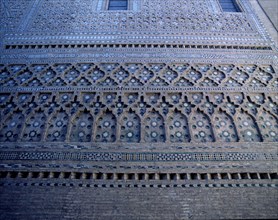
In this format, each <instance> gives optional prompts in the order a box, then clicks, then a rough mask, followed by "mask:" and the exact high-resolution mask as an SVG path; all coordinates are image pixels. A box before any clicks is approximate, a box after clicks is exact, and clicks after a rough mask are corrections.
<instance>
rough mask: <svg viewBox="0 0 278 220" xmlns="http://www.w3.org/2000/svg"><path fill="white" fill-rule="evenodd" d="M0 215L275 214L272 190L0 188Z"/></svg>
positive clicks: (235, 216)
mask: <svg viewBox="0 0 278 220" xmlns="http://www.w3.org/2000/svg"><path fill="white" fill-rule="evenodd" d="M0 189H1V195H0V199H1V206H0V213H1V214H0V218H1V219H28V220H29V219H36V220H37V219H42V220H44V219H157V220H160V219H165V220H166V219H221V218H226V219H258V218H273V219H275V218H277V217H278V215H277V208H278V207H277V193H278V191H277V189H270V188H237V189H228V188H225V189H224V188H215V189H204V188H198V189H197V188H192V189H184V188H159V189H158V188H132V189H131V188H121V189H119V188H83V187H43V186H16V187H14V186H6V187H1V188H0Z"/></svg>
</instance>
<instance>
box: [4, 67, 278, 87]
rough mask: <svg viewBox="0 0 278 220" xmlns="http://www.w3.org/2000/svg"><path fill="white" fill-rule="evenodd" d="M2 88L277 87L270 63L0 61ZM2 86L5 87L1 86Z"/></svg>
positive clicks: (277, 81) (275, 76) (275, 74)
mask: <svg viewBox="0 0 278 220" xmlns="http://www.w3.org/2000/svg"><path fill="white" fill-rule="evenodd" d="M0 86H1V88H2V90H3V89H4V88H5V87H7V88H14V87H25V88H26V87H32V88H34V87H58V88H61V87H63V86H71V88H75V87H93V86H96V87H98V88H101V87H126V88H139V89H140V88H143V87H146V86H148V87H165V86H167V87H168V88H172V87H176V88H180V89H183V88H186V87H190V86H195V87H212V88H216V87H226V88H235V87H237V88H239V87H245V88H253V89H256V88H270V89H275V88H277V87H278V77H277V73H275V70H274V68H273V66H271V65H252V64H250V65H249V64H243V65H233V64H224V65H221V64H220V65H212V64H189V63H169V64H165V63H148V64H141V63H126V64H120V63H99V64H93V63H79V64H70V63H60V64H53V65H48V64H34V65H23V64H16V65H0ZM4 90H5V89H4Z"/></svg>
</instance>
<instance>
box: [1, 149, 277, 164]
mask: <svg viewBox="0 0 278 220" xmlns="http://www.w3.org/2000/svg"><path fill="white" fill-rule="evenodd" d="M0 159H1V160H26V161H28V160H33V161H35V160H45V161H47V160H50V161H51V160H55V161H68V160H70V161H118V162H120V161H121V162H138V161H142V162H177V161H184V162H186V161H187V162H194V161H195V162H201V161H207V162H213V161H242V160H244V161H266V160H267V161H277V159H278V154H277V153H261V152H260V153H254V152H243V153H241V152H211V153H209V152H183V153H171V152H169V153H164V152H71V151H68V152H67V151H66V152H53V151H36V152H30V151H29V152H28V151H2V152H0Z"/></svg>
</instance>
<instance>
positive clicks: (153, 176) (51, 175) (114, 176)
mask: <svg viewBox="0 0 278 220" xmlns="http://www.w3.org/2000/svg"><path fill="white" fill-rule="evenodd" d="M0 178H1V179H5V178H11V179H15V178H25V179H27V178H28V179H30V178H31V179H83V180H111V181H121V180H123V181H128V180H131V181H133V180H139V181H150V180H151V181H152V180H153V181H155V180H168V181H172V180H173V181H190V180H246V179H252V180H253V179H254V180H255V179H264V180H266V179H271V180H274V179H278V174H277V173H275V172H271V173H269V172H264V173H255V172H252V173H249V172H241V173H237V172H234V173H101V172H97V173H88V172H47V171H43V172H42V171H0Z"/></svg>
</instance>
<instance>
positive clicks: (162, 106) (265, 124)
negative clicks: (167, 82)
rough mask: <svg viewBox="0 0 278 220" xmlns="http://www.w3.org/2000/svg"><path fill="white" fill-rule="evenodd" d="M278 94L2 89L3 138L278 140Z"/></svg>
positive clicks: (0, 133) (1, 139)
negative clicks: (8, 90)
mask: <svg viewBox="0 0 278 220" xmlns="http://www.w3.org/2000/svg"><path fill="white" fill-rule="evenodd" d="M277 102H278V97H277V94H275V93H272V94H264V93H242V92H230V93H226V92H210V93H209V94H207V93H204V92H197V91H193V92H171V91H170V92H167V91H162V92H159V91H157V92H152V91H151V92H138V91H121V92H113V91H112V92H110V91H104V92H99V91H94V92H90V91H84V92H53V91H44V92H33V93H32V92H18V93H7V92H6V93H5V92H3V93H1V94H0V106H1V115H0V117H1V127H0V128H1V130H0V141H1V142H17V141H22V142H40V141H47V142H64V141H66V142H102V143H105V142H109V143H112V142H123V143H125V142H130V143H138V142H139V143H155V142H160V143H161V142H172V143H181V142H183V143H184V142H192V143H202V142H277V140H278V139H277V137H278V123H277V115H278V107H277Z"/></svg>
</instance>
